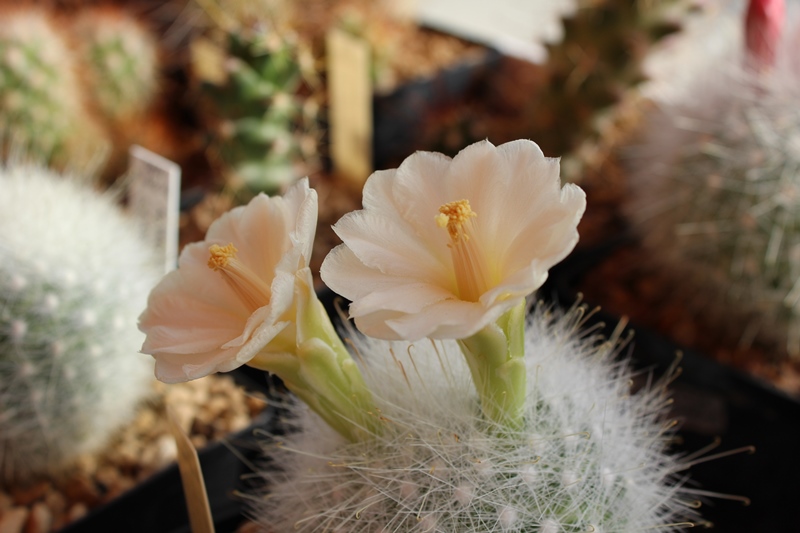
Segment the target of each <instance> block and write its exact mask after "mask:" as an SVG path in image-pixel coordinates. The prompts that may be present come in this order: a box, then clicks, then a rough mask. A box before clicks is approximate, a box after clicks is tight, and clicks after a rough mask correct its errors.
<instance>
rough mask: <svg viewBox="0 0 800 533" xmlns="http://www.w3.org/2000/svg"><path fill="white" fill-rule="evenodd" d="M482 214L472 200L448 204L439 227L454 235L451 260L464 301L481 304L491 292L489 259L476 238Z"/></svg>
mask: <svg viewBox="0 0 800 533" xmlns="http://www.w3.org/2000/svg"><path fill="white" fill-rule="evenodd" d="M477 216H478V214H477V213H475V211H473V210H472V208H471V207H470V205H469V200H457V201H455V202H448V203H446V204H443V205H442V206H440V207H439V214H438V215H436V217H435V220H436V225H437V226H439V227H440V228H446V229H447V233H448V234H449V235H450V242H449V243H448V244H447V247H448V248H450V257H451V258H452V260H453V270H454V272H455V277H456V286H457V287H458V296H459V298H461V299H462V300H466V301H470V302H477V301H478V300H479V299H480V297H481V295H482V294H483V293H484V292H486V291H487V290H488V289H489V281H488V277H487V275H486V265H485V256H484V254H483V253H482V250H481V249H480V247H479V244H478V243H477V242H476V239H474V238H473V237H474V235H475V230H476V225H475V220H474V219H475V218H477Z"/></svg>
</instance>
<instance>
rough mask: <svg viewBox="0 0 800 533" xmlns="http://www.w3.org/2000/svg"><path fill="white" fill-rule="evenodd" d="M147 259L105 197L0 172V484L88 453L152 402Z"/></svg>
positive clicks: (37, 171)
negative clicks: (144, 330)
mask: <svg viewBox="0 0 800 533" xmlns="http://www.w3.org/2000/svg"><path fill="white" fill-rule="evenodd" d="M148 250H149V249H148V247H147V246H146V245H145V244H144V243H143V241H142V240H141V239H140V237H139V234H138V231H137V228H136V226H135V225H134V224H133V223H132V222H131V221H129V220H128V219H126V218H125V217H124V216H123V215H122V213H121V212H120V210H119V209H118V207H117V206H116V205H115V203H114V202H113V200H112V199H111V198H110V197H109V196H108V195H106V196H103V195H100V194H98V193H96V192H94V191H93V190H92V189H90V188H89V187H88V186H86V184H85V183H80V182H79V181H78V180H76V179H70V178H68V177H63V176H59V175H56V174H54V173H52V172H50V171H47V170H44V169H43V168H40V167H35V166H26V165H19V166H5V167H0V482H2V481H8V480H19V479H21V478H27V477H29V476H33V475H40V474H55V473H57V471H58V470H59V469H61V468H63V467H64V466H66V465H67V464H68V463H69V462H70V460H72V459H74V458H75V457H76V456H78V455H79V454H82V453H89V452H92V451H94V450H95V449H97V448H98V447H99V446H101V445H102V444H104V443H105V442H106V441H107V440H108V437H109V435H110V434H111V433H112V432H113V431H114V430H115V429H116V428H118V427H120V426H121V425H122V424H125V423H126V422H128V421H129V420H130V418H131V416H132V414H133V411H134V408H135V406H136V404H137V403H138V402H139V401H140V400H141V399H142V398H143V397H145V396H146V395H147V394H148V393H149V391H150V390H151V388H150V383H151V379H152V378H151V376H152V373H153V363H152V360H151V359H150V358H149V357H148V356H146V355H143V354H138V353H137V351H138V350H139V347H140V346H141V343H142V339H143V336H142V335H141V333H139V331H138V330H137V328H136V321H137V317H138V315H139V313H140V312H141V311H142V309H144V307H145V304H146V298H147V293H148V291H149V289H150V288H151V287H152V286H153V285H154V284H155V282H156V281H157V279H158V273H157V271H156V270H154V267H153V263H152V255H151V254H152V253H151V252H149V251H148Z"/></svg>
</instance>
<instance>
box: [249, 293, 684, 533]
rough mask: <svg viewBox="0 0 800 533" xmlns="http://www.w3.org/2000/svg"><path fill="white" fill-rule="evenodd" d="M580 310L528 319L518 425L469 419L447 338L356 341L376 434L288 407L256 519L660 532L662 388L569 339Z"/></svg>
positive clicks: (665, 464)
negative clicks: (343, 433)
mask: <svg viewBox="0 0 800 533" xmlns="http://www.w3.org/2000/svg"><path fill="white" fill-rule="evenodd" d="M582 316H583V310H581V309H573V310H572V311H571V312H569V313H567V314H566V315H565V316H553V315H551V314H549V313H548V312H547V311H546V310H543V309H538V310H537V312H536V314H535V316H534V317H533V319H532V321H531V322H530V323H529V325H528V328H527V333H526V346H525V353H526V354H527V356H526V359H527V360H526V366H527V368H528V373H529V376H528V378H529V379H528V383H529V390H528V398H527V403H526V406H525V410H526V413H525V414H526V416H525V423H524V427H523V428H522V429H521V430H519V431H517V430H509V428H508V427H506V426H504V427H502V428H501V427H496V426H494V425H493V424H492V423H490V422H487V420H486V419H485V418H483V417H481V416H480V414H479V408H478V406H477V397H476V394H475V390H474V386H473V385H472V382H471V381H470V374H469V370H468V369H467V368H466V364H465V363H464V359H463V357H462V356H461V354H460V351H459V349H458V347H457V346H456V344H455V342H452V341H445V342H441V341H436V342H432V341H428V340H423V341H420V342H418V343H413V344H409V343H388V342H384V341H377V340H373V339H368V338H365V337H356V338H355V339H354V341H355V348H356V350H357V351H358V352H359V354H360V355H361V356H362V357H363V360H364V361H366V365H367V366H366V368H365V374H366V377H367V381H368V382H369V383H370V385H371V388H372V390H373V391H374V392H376V394H377V396H378V398H377V404H378V406H377V408H376V412H377V413H378V414H379V415H380V419H381V420H383V421H384V428H383V429H384V432H383V434H382V436H380V437H376V438H374V439H371V440H369V441H365V442H359V443H347V442H345V441H344V439H343V438H341V437H340V436H338V434H336V433H334V432H333V430H331V429H330V428H328V427H327V426H325V425H324V424H323V423H322V421H321V420H320V419H319V418H318V417H316V416H314V415H313V414H311V413H310V412H309V411H308V410H307V409H306V408H305V407H303V406H298V405H296V404H290V405H289V406H288V409H289V416H288V417H287V418H288V420H290V424H292V425H293V428H292V429H294V431H291V430H290V431H288V432H287V434H286V435H285V436H276V437H275V438H274V439H273V440H272V441H270V442H268V443H267V444H266V445H265V452H266V453H267V454H268V456H269V457H270V458H271V459H272V461H273V462H271V463H270V466H268V469H267V470H265V471H263V472H262V476H263V477H264V478H265V479H266V481H267V486H268V490H269V494H268V496H267V497H265V498H264V499H263V500H260V501H258V502H257V503H256V504H255V505H256V509H255V511H254V515H255V516H256V517H257V518H258V519H259V522H260V523H261V524H262V525H263V526H264V527H265V528H266V530H268V531H349V532H353V533H359V532H378V531H397V532H407V531H408V532H411V531H448V532H458V533H463V532H485V531H517V532H523V531H525V532H528V531H538V532H546V533H557V532H576V533H577V532H584V531H596V532H602V531H643V530H647V531H670V530H672V529H673V528H674V524H670V523H671V522H673V521H674V520H676V519H677V520H678V521H679V520H681V519H683V518H685V517H686V515H687V507H685V506H683V505H682V503H681V502H679V501H678V495H679V494H680V488H679V486H678V485H679V484H678V483H677V482H676V481H675V480H674V479H673V474H674V473H675V472H676V471H678V470H679V469H680V464H679V462H678V461H677V460H676V459H675V458H672V457H670V456H668V455H666V454H665V453H664V449H665V446H666V443H667V440H668V438H669V434H668V433H669V432H665V430H664V426H663V424H662V411H663V408H664V406H665V405H666V404H665V397H664V387H663V384H662V385H659V386H657V387H654V388H653V389H650V390H645V391H643V392H639V393H638V394H636V395H635V396H633V397H632V396H630V391H629V383H628V380H629V377H630V376H629V372H628V371H627V370H626V369H625V368H624V367H621V366H619V365H618V364H615V363H614V362H613V361H612V357H611V356H612V355H613V354H614V353H615V350H617V349H618V348H615V344H614V342H608V343H602V342H600V339H597V338H581V335H580V334H579V333H578V329H579V324H580V322H581V320H582ZM470 399H471V401H469V400H470ZM292 421H293V422H292ZM689 513H691V511H689Z"/></svg>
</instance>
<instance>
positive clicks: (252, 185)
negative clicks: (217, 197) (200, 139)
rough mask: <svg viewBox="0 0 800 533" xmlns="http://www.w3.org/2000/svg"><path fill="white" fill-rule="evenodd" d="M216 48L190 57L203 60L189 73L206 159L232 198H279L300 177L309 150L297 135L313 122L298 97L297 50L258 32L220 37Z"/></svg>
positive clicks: (311, 110)
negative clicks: (205, 126)
mask: <svg viewBox="0 0 800 533" xmlns="http://www.w3.org/2000/svg"><path fill="white" fill-rule="evenodd" d="M221 41H222V43H223V44H222V45H221V46H220V45H217V44H214V43H213V42H211V41H210V40H204V41H202V44H201V45H200V47H195V50H196V51H197V50H200V53H199V54H196V56H197V55H203V54H205V61H206V63H205V64H206V66H205V67H203V68H196V69H195V72H196V73H197V74H198V76H199V78H200V80H199V89H200V97H201V100H202V102H203V103H204V104H205V105H204V106H203V108H202V109H203V110H204V114H205V120H206V122H207V123H209V124H210V125H211V131H212V138H211V144H210V152H211V154H212V156H213V159H215V160H217V162H218V163H219V164H220V166H221V167H222V168H223V170H222V172H223V174H225V175H226V179H227V180H228V181H229V182H232V185H233V188H234V189H235V190H237V191H238V192H240V193H243V194H245V195H247V194H250V195H251V194H255V193H257V192H267V193H276V192H279V191H281V190H282V189H284V188H285V187H287V186H288V185H290V184H291V183H293V182H294V181H295V180H296V179H298V178H299V177H301V176H302V175H303V174H304V172H303V169H302V161H303V160H304V159H305V157H306V156H307V155H309V153H308V152H309V147H307V146H304V145H303V143H302V133H303V131H304V130H305V129H306V128H307V127H308V125H309V124H311V123H314V122H315V121H316V107H315V106H313V105H308V103H307V102H306V103H304V102H303V101H302V100H301V99H300V98H299V97H298V96H297V91H298V89H299V87H300V86H301V83H302V76H301V69H300V66H299V62H298V58H297V53H298V50H297V47H296V46H295V44H294V42H293V41H292V40H291V39H283V38H281V37H279V36H278V35H277V34H276V33H269V34H268V33H266V32H263V31H248V32H245V31H232V32H226V33H225V34H224V37H223V38H222V39H221ZM209 57H216V59H215V60H214V59H212V60H210V61H209V60H208V58H209ZM209 62H210V63H213V64H215V65H216V66H212V67H211V68H208V66H207V65H208V64H209ZM313 149H314V148H313V147H311V150H310V151H311V152H313Z"/></svg>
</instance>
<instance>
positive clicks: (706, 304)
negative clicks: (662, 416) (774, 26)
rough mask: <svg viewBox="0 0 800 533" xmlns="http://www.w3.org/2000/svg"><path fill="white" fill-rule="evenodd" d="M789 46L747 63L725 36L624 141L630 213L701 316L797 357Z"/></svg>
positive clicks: (796, 144)
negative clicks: (634, 136) (629, 143)
mask: <svg viewBox="0 0 800 533" xmlns="http://www.w3.org/2000/svg"><path fill="white" fill-rule="evenodd" d="M717 26H718V24H716V22H715V24H714V27H717ZM739 28H740V31H739V33H738V35H737V37H741V29H742V27H741V26H739ZM698 38H702V35H700V36H698ZM791 42H792V39H791V36H790V37H789V38H788V39H785V40H784V41H783V42H782V44H781V47H782V48H780V49H779V56H778V58H777V60H776V59H775V57H774V53H769V54H766V55H763V56H760V57H761V58H762V59H763V60H764V61H768V63H765V64H763V65H760V66H759V67H758V68H753V67H754V65H753V64H752V61H751V60H752V59H753V58H757V57H759V56H757V55H753V56H750V55H749V53H746V50H745V49H744V46H743V44H742V39H740V38H739V39H736V38H734V39H731V40H730V41H729V43H728V48H727V51H728V53H727V55H722V56H719V57H712V58H708V59H706V60H705V61H706V62H705V63H703V64H701V65H699V66H696V68H694V71H695V72H696V76H694V77H693V78H692V80H685V81H687V82H689V81H691V82H690V83H686V84H685V85H684V86H683V87H682V89H683V90H680V91H671V92H668V93H667V94H671V96H672V100H670V101H663V102H660V104H661V109H660V110H659V112H658V113H656V114H654V116H653V117H651V119H650V120H649V121H648V122H647V124H646V128H645V130H644V132H643V135H642V138H641V139H640V140H639V144H637V145H636V146H634V147H632V148H631V154H630V161H629V163H630V168H631V172H630V173H629V174H630V183H631V185H630V187H631V191H632V194H631V198H630V200H629V202H630V204H629V206H628V210H629V213H630V218H631V221H632V224H633V226H634V228H635V230H636V231H637V233H638V234H639V235H640V236H641V238H642V241H643V243H644V245H645V246H646V247H647V249H648V250H649V251H650V252H651V254H652V256H653V258H654V259H655V260H656V261H658V263H659V264H660V265H661V266H662V267H663V269H662V270H663V271H665V272H668V273H671V274H674V275H675V276H676V277H677V279H678V280H679V281H678V285H679V286H683V287H685V288H686V290H687V291H689V293H690V294H696V295H699V296H698V300H702V304H703V305H701V304H700V303H698V306H699V312H701V313H702V315H703V317H704V318H705V319H706V320H708V321H710V322H711V323H712V324H716V325H717V326H718V329H719V330H720V331H721V332H722V333H726V334H728V336H734V337H736V338H739V340H740V341H741V342H742V343H743V344H744V345H747V344H749V343H750V342H752V341H753V340H754V339H757V340H758V341H766V342H769V343H776V344H778V345H779V352H781V351H783V350H782V349H781V347H784V346H785V349H786V351H788V353H790V354H791V355H793V356H795V357H797V356H800V282H798V279H800V108H798V106H797V102H798V101H800V69H798V68H797V66H796V65H792V64H791V63H790V62H791V61H792V60H793V59H794V58H795V57H796V56H795V54H796V48H794V47H793V46H791V45H790V44H789V43H791ZM762 44H763V43H762ZM698 45H702V41H700V42H695V46H693V47H692V48H694V49H695V50H697V49H702V46H698ZM784 45H785V46H784ZM751 52H753V51H751ZM780 52H783V53H784V55H783V56H781V54H780ZM745 57H748V59H747V60H745ZM701 60H702V59H701ZM773 62H774V64H772V63H773Z"/></svg>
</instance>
